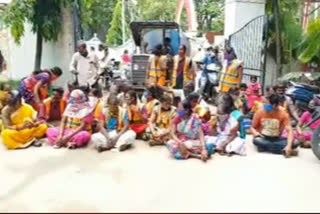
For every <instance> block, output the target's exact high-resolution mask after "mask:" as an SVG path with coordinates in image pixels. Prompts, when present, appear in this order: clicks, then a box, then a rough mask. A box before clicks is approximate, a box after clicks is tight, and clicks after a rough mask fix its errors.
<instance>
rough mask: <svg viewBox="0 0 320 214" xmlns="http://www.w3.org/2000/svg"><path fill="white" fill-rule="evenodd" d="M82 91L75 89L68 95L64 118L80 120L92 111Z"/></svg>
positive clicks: (92, 107) (91, 106)
mask: <svg viewBox="0 0 320 214" xmlns="http://www.w3.org/2000/svg"><path fill="white" fill-rule="evenodd" d="M94 108H95V106H93V105H91V104H90V102H89V101H88V99H87V97H86V95H85V94H84V93H83V91H81V90H79V89H76V90H73V91H72V92H71V94H70V99H69V103H68V105H67V108H66V110H65V112H64V116H67V117H72V118H79V119H82V118H84V117H86V116H88V115H89V114H91V113H92V112H93V110H94Z"/></svg>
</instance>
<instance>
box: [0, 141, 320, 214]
mask: <svg viewBox="0 0 320 214" xmlns="http://www.w3.org/2000/svg"><path fill="white" fill-rule="evenodd" d="M0 163H1V164H0V175H1V176H0V212H8V211H10V212H48V211H51V212H143V211H148V212H169V211H170V212H319V211H320V206H319V197H318V196H319V192H320V182H319V181H320V161H318V160H317V159H316V158H315V157H314V156H313V154H312V152H311V151H310V150H300V156H299V157H298V158H291V159H285V158H283V157H282V156H277V155H270V154H258V153H257V152H256V151H255V149H254V148H253V146H252V145H248V155H247V156H246V157H239V156H234V157H231V158H230V157H225V156H223V157H222V156H219V155H214V156H213V158H212V159H211V160H210V161H208V162H207V163H202V162H200V161H198V160H187V161H176V160H173V159H171V158H170V157H169V154H168V152H167V150H166V148H165V147H154V148H150V147H149V146H147V145H146V143H145V142H136V145H135V148H133V149H131V150H130V151H127V152H124V153H117V152H105V153H102V154H98V153H96V152H95V151H94V150H92V149H90V148H87V149H79V150H77V151H68V150H65V149H61V150H54V149H52V148H50V147H48V146H44V147H42V148H29V149H27V150H20V151H7V150H6V149H4V148H3V147H2V146H1V148H0Z"/></svg>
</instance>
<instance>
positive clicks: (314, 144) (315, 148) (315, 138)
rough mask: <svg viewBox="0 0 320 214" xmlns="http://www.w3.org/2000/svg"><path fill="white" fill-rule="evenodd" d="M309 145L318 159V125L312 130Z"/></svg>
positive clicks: (319, 156) (319, 148)
mask: <svg viewBox="0 0 320 214" xmlns="http://www.w3.org/2000/svg"><path fill="white" fill-rule="evenodd" d="M311 147H312V151H313V154H315V156H316V157H317V158H318V159H319V160H320V126H318V127H317V128H316V129H315V130H314V131H313V135H312V141H311Z"/></svg>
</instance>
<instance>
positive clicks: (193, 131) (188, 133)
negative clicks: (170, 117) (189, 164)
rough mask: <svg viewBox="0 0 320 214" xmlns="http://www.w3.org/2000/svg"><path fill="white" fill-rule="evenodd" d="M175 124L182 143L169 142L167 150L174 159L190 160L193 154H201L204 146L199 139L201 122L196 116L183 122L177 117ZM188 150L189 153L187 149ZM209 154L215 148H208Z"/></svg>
mask: <svg viewBox="0 0 320 214" xmlns="http://www.w3.org/2000/svg"><path fill="white" fill-rule="evenodd" d="M173 123H174V124H175V125H176V132H177V133H176V135H177V137H178V138H179V139H180V140H181V141H182V143H183V145H181V143H180V142H177V141H175V140H173V139H172V140H169V141H168V143H167V148H168V149H169V151H170V153H171V154H172V155H173V157H174V158H176V159H179V160H185V159H188V158H189V156H190V152H191V153H196V154H200V153H201V151H202V145H201V142H200V139H199V128H201V122H200V121H199V120H198V119H197V116H196V115H192V116H191V117H190V118H189V119H188V120H182V119H181V118H179V116H177V117H176V118H175V119H174V121H173ZM184 148H185V149H187V151H186V150H185V149H184ZM206 149H207V151H208V153H209V154H212V151H213V148H210V147H208V146H206Z"/></svg>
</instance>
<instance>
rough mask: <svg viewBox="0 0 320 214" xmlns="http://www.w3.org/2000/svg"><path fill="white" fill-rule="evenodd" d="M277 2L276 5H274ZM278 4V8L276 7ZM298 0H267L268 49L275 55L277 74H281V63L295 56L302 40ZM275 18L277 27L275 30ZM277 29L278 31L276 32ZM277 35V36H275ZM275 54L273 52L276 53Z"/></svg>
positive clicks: (288, 61) (299, 2)
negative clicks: (268, 17)
mask: <svg viewBox="0 0 320 214" xmlns="http://www.w3.org/2000/svg"><path fill="white" fill-rule="evenodd" d="M276 4H277V5H276ZM276 6H278V9H277V8H276ZM301 6H302V4H301V1H300V0H291V1H285V0H272V1H267V7H266V12H267V14H268V15H269V16H270V20H269V38H270V39H269V46H268V47H269V51H271V53H272V55H273V56H275V57H276V59H277V64H278V75H281V72H282V71H281V64H283V63H289V64H290V61H291V60H292V59H294V58H297V53H298V52H297V50H298V49H299V46H300V42H301V40H302V35H303V29H302V23H301V18H300V9H301ZM277 19H278V21H279V29H278V30H277V25H276V24H277V22H276V21H277ZM278 31H279V32H278ZM277 36H279V37H277ZM275 50H276V51H275ZM276 52H277V54H274V53H276Z"/></svg>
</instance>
